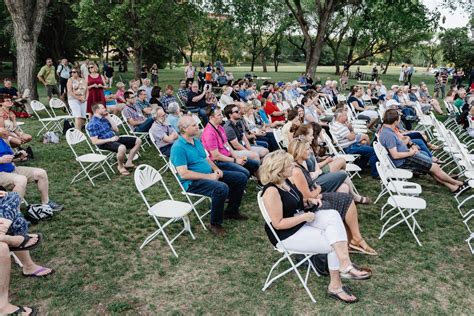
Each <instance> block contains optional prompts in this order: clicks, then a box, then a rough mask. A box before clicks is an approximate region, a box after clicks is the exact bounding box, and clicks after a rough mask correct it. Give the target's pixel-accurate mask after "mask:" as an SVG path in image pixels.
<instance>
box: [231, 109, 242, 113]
mask: <svg viewBox="0 0 474 316" xmlns="http://www.w3.org/2000/svg"><path fill="white" fill-rule="evenodd" d="M231 113H240V111H239V110H234V111H232V112H231Z"/></svg>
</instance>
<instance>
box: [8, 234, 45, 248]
mask: <svg viewBox="0 0 474 316" xmlns="http://www.w3.org/2000/svg"><path fill="white" fill-rule="evenodd" d="M35 235H37V236H38V240H37V241H36V243H34V244H33V245H29V246H25V245H26V244H27V243H28V241H29V240H30V239H31V236H30V235H25V236H23V238H24V239H23V242H22V243H21V244H20V245H19V246H18V247H11V248H10V251H27V250H33V249H35V248H36V247H38V246H39V245H40V244H41V242H42V241H43V235H42V234H35Z"/></svg>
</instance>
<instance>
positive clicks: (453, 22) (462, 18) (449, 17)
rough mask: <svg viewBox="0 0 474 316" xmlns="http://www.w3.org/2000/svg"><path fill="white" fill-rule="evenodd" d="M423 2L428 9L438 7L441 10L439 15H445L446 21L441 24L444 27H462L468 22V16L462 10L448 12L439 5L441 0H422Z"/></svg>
mask: <svg viewBox="0 0 474 316" xmlns="http://www.w3.org/2000/svg"><path fill="white" fill-rule="evenodd" d="M423 3H424V4H425V6H426V7H427V8H428V9H430V10H431V9H433V8H436V7H437V8H438V10H439V11H440V12H441V16H443V15H444V16H445V17H446V22H445V23H444V24H442V26H444V27H445V28H454V27H464V26H466V25H467V24H468V22H469V17H468V15H467V14H464V12H463V11H462V10H457V11H455V12H450V11H449V10H448V9H445V8H443V7H442V6H441V3H442V0H423Z"/></svg>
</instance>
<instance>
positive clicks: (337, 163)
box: [329, 158, 346, 172]
mask: <svg viewBox="0 0 474 316" xmlns="http://www.w3.org/2000/svg"><path fill="white" fill-rule="evenodd" d="M345 169H346V160H345V159H344V158H335V159H334V160H333V161H331V162H330V163H329V171H331V172H336V171H340V170H345Z"/></svg>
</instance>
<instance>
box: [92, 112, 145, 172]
mask: <svg viewBox="0 0 474 316" xmlns="http://www.w3.org/2000/svg"><path fill="white" fill-rule="evenodd" d="M92 112H93V113H94V116H92V119H91V120H90V122H89V124H87V132H89V136H90V138H91V141H92V143H93V144H94V145H97V147H99V148H100V149H103V150H108V151H112V152H114V153H117V169H118V171H119V172H120V174H121V175H124V176H128V175H130V172H128V171H127V169H126V168H133V167H135V166H134V165H133V157H135V155H136V154H137V153H138V150H139V149H140V146H141V144H142V140H141V139H140V138H138V137H133V136H120V137H119V136H116V135H115V133H116V132H118V131H119V130H118V127H117V125H116V124H115V123H114V121H113V120H112V119H111V118H110V115H109V112H107V109H106V108H105V106H104V105H103V104H101V103H96V104H93V105H92ZM127 149H129V150H130V151H129V153H128V158H127V157H126V153H127ZM125 159H127V162H125Z"/></svg>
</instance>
